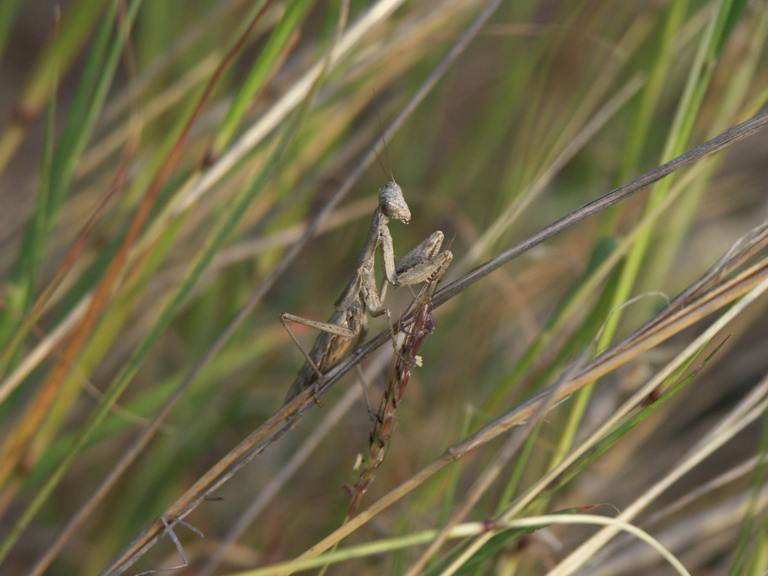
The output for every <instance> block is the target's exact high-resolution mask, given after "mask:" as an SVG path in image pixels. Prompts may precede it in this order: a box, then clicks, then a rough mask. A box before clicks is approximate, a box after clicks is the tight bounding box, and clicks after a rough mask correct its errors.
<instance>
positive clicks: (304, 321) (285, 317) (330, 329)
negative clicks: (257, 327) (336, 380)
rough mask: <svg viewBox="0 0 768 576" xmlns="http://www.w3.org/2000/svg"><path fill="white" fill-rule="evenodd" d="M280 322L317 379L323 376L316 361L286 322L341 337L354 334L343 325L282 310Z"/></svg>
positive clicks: (352, 336) (350, 336) (353, 335)
mask: <svg viewBox="0 0 768 576" xmlns="http://www.w3.org/2000/svg"><path fill="white" fill-rule="evenodd" d="M280 322H282V324H283V328H285V331H286V332H288V336H290V337H291V340H293V343H294V344H296V347H297V348H298V349H299V350H301V353H302V354H303V355H304V358H305V360H306V361H307V363H308V364H309V365H310V366H311V367H312V369H313V370H314V371H315V374H317V377H318V378H319V379H322V378H323V373H322V372H321V371H320V367H319V366H318V365H317V362H315V361H314V360H313V359H312V356H311V355H310V353H309V352H307V351H306V350H305V349H304V346H302V345H301V342H299V339H298V338H297V337H296V334H294V332H293V330H291V328H290V326H288V322H295V323H296V324H301V325H303V326H309V327H311V328H316V329H318V330H321V331H322V332H326V333H328V334H333V335H335V336H341V337H342V338H354V337H355V336H356V333H355V331H354V330H351V329H350V328H346V327H345V326H339V325H338V324H331V323H329V322H318V321H317V320H310V319H309V318H302V317H301V316H296V315H295V314H290V313H288V312H284V313H283V314H281V315H280Z"/></svg>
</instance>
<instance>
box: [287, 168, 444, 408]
mask: <svg viewBox="0 0 768 576" xmlns="http://www.w3.org/2000/svg"><path fill="white" fill-rule="evenodd" d="M378 198H379V202H378V206H377V207H376V210H375V211H374V213H373V218H372V219H371V225H370V228H369V232H368V238H367V240H366V242H365V246H364V247H363V250H362V252H361V253H360V257H359V259H358V262H357V268H356V269H355V273H354V274H353V276H352V278H351V279H350V280H349V283H348V284H347V286H346V288H344V291H343V292H342V293H341V296H340V297H339V299H338V300H337V301H336V310H335V311H334V313H333V315H332V316H331V317H330V318H329V319H328V321H327V322H318V321H316V320H310V319H307V318H302V317H301V316H296V315H294V314H289V313H287V312H285V313H283V314H282V315H281V318H280V319H281V321H282V323H283V326H284V327H285V329H286V331H287V332H288V334H289V335H290V337H291V339H292V340H293V341H294V343H295V344H296V345H297V346H298V348H299V349H300V350H301V352H302V354H303V355H304V358H305V360H306V362H305V363H304V365H303V366H302V368H301V370H300V371H299V373H298V375H297V376H296V379H295V380H294V382H293V385H292V386H291V388H290V390H289V391H288V395H287V396H286V399H285V402H286V403H287V402H290V401H291V400H292V399H293V398H294V397H295V396H297V395H298V394H300V393H301V392H303V391H304V390H306V389H307V388H311V387H313V386H316V385H317V384H318V383H320V382H322V379H323V378H324V376H323V375H324V374H325V373H326V372H327V371H328V370H330V369H331V368H333V367H334V366H335V365H336V364H338V363H339V362H340V361H341V360H342V359H343V358H344V357H345V356H346V355H347V354H348V353H349V352H350V351H351V350H353V349H354V348H355V347H356V346H357V345H358V344H359V343H360V342H361V341H362V340H363V338H364V337H365V333H366V329H367V325H368V315H369V314H370V315H371V316H372V317H377V316H381V315H382V314H387V315H388V310H387V308H386V307H385V306H384V304H383V300H384V297H385V296H386V291H387V285H388V284H391V285H392V286H408V285H414V284H419V283H421V282H427V281H430V279H433V278H435V277H436V275H437V274H442V272H443V271H444V270H445V268H446V267H447V265H448V264H449V263H450V261H451V259H452V258H453V255H452V254H451V252H450V251H449V250H443V251H442V252H441V251H440V248H441V247H442V244H443V239H444V236H443V233H442V232H440V231H439V230H438V231H436V232H433V233H432V234H430V235H429V236H428V237H427V238H426V239H425V240H424V241H422V242H421V244H419V245H418V246H416V248H414V249H413V250H411V251H410V252H408V254H406V255H405V256H404V257H403V258H401V259H400V261H399V262H397V264H396V263H395V254H394V247H393V244H392V235H391V234H390V232H389V222H390V220H398V221H400V222H403V223H404V224H407V223H408V222H409V221H410V219H411V211H410V209H409V208H408V204H407V203H406V201H405V197H404V196H403V191H402V189H401V188H400V186H399V185H398V184H397V183H396V182H395V181H394V180H390V181H389V182H387V183H386V184H385V185H384V186H382V187H381V188H380V189H379V194H378ZM379 246H381V248H382V254H383V260H384V276H385V278H384V281H383V283H382V287H381V290H379V289H378V287H377V286H376V275H375V264H376V251H377V250H378V248H379ZM288 322H295V323H297V324H303V325H305V326H310V327H312V328H316V329H318V330H320V331H321V332H320V335H319V336H318V337H317V339H316V340H315V344H314V346H313V347H312V349H311V350H310V352H309V353H307V352H306V351H305V350H304V348H303V347H302V346H301V344H300V343H299V341H298V339H297V338H296V336H295V335H294V333H293V331H292V330H291V329H290V327H289V326H288ZM390 324H391V323H390Z"/></svg>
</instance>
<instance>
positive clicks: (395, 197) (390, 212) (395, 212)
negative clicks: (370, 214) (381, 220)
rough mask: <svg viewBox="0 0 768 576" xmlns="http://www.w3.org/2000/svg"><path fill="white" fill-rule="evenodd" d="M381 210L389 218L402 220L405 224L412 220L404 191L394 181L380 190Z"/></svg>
mask: <svg viewBox="0 0 768 576" xmlns="http://www.w3.org/2000/svg"><path fill="white" fill-rule="evenodd" d="M379 208H381V211H382V212H383V213H384V215H385V216H386V217H388V218H394V219H395V220H400V222H402V223H404V224H408V222H410V220H411V210H410V208H408V204H406V202H405V197H404V196H403V190H402V189H401V188H400V186H399V185H398V183H397V182H395V181H394V180H390V181H389V182H387V183H386V184H384V186H382V187H381V188H379Z"/></svg>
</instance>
